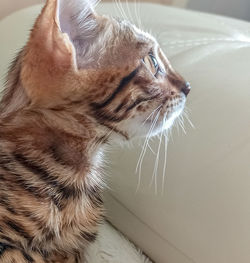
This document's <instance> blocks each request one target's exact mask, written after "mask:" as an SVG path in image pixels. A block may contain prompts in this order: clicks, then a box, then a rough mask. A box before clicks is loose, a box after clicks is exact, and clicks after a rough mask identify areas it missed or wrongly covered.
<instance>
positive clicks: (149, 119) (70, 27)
mask: <svg viewBox="0 0 250 263" xmlns="http://www.w3.org/2000/svg"><path fill="white" fill-rule="evenodd" d="M94 6H95V3H94V2H93V0H48V1H47V4H46V5H45V7H44V9H43V11H42V13H41V15H40V16H39V18H38V19H37V21H36V23H35V26H34V28H33V30H32V33H31V36H30V39H29V41H28V44H27V46H26V48H25V51H24V55H23V61H22V69H21V82H22V83H23V86H24V88H25V91H26V93H27V96H28V97H29V99H30V101H31V105H33V106H34V107H37V106H39V107H40V108H41V107H45V108H50V109H59V108H70V109H74V110H75V111H76V112H77V113H80V114H81V113H84V114H87V115H88V116H89V117H90V118H91V119H92V120H93V122H95V124H96V127H97V130H99V131H105V132H106V133H107V132H108V131H111V130H113V132H114V133H115V134H118V135H119V136H120V137H123V138H126V139H128V138H132V137H134V136H143V135H146V134H147V133H148V132H149V130H150V129H151V134H155V133H157V132H158V131H159V130H162V129H167V128H169V127H170V126H171V124H172V123H173V121H174V119H175V118H176V117H178V115H179V114H180V113H181V112H182V110H183V108H184V104H185V101H186V96H187V94H188V93H189V91H190V86H189V84H188V83H186V81H185V80H184V79H183V78H182V77H181V76H180V75H179V74H177V73H176V72H175V71H174V69H173V68H172V67H171V65H170V63H169V61H168V59H167V58H166V56H165V55H164V53H163V51H162V50H161V48H160V46H159V44H158V43H157V41H156V40H155V38H154V37H152V36H151V35H149V34H148V33H145V32H143V31H142V30H140V29H138V28H137V27H136V26H134V25H133V24H131V23H129V22H127V21H123V20H119V19H115V18H110V17H107V16H101V15H98V14H96V12H95V11H94Z"/></svg>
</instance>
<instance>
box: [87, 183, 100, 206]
mask: <svg viewBox="0 0 250 263" xmlns="http://www.w3.org/2000/svg"><path fill="white" fill-rule="evenodd" d="M85 194H86V196H87V197H88V199H89V200H90V201H91V203H92V204H93V205H94V206H95V207H102V206H103V200H102V196H101V189H100V188H99V187H86V189H85Z"/></svg>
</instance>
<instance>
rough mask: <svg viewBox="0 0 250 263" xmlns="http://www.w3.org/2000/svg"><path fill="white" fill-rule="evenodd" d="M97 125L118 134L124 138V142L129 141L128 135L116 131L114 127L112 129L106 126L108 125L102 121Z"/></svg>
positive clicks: (108, 125)
mask: <svg viewBox="0 0 250 263" xmlns="http://www.w3.org/2000/svg"><path fill="white" fill-rule="evenodd" d="M99 124H100V125H102V126H104V127H106V128H108V129H109V130H111V131H114V132H115V133H118V134H119V135H121V136H122V137H124V138H125V139H126V140H129V137H128V134H127V133H125V132H123V131H120V130H118V129H117V128H116V127H113V126H112V125H110V124H108V123H106V122H104V121H101V122H99Z"/></svg>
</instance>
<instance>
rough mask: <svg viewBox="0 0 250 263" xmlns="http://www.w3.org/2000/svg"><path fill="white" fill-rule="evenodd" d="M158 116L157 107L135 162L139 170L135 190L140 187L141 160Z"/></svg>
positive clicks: (137, 170)
mask: <svg viewBox="0 0 250 263" xmlns="http://www.w3.org/2000/svg"><path fill="white" fill-rule="evenodd" d="M159 116H160V108H159V109H158V112H157V114H156V116H155V118H154V121H153V122H152V124H151V126H150V129H149V131H148V134H147V136H146V139H145V141H144V144H143V147H142V151H141V153H140V156H139V159H138V162H137V165H136V173H137V172H139V176H138V184H137V189H136V192H138V190H139V187H140V183H141V168H142V161H143V159H144V156H145V153H146V151H147V146H148V141H149V139H150V137H151V136H152V131H153V129H154V127H155V124H156V122H157V120H158V118H159Z"/></svg>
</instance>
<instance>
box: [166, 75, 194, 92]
mask: <svg viewBox="0 0 250 263" xmlns="http://www.w3.org/2000/svg"><path fill="white" fill-rule="evenodd" d="M167 78H168V81H169V82H170V84H171V85H172V86H174V87H175V88H176V89H177V90H179V91H181V92H183V93H184V94H185V95H186V96H187V95H188V93H189V92H190V90H191V85H190V83H189V82H187V81H186V80H184V78H183V77H182V76H181V75H180V74H178V73H176V72H169V74H168V76H167Z"/></svg>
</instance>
